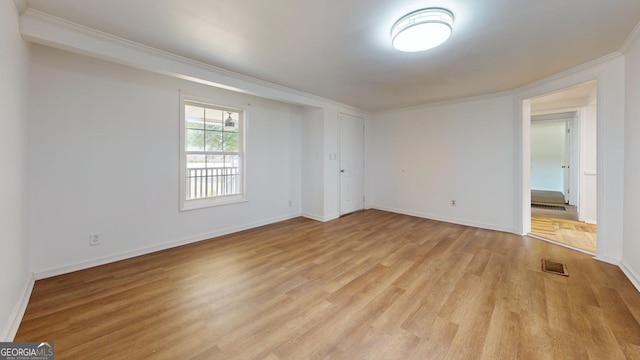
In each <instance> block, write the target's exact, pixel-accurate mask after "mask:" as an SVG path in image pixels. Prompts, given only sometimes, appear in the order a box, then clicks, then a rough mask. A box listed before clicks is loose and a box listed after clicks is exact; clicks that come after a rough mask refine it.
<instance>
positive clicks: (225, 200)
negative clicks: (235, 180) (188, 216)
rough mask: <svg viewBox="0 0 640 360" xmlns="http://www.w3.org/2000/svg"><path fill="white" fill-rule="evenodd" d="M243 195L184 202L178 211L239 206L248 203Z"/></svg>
mask: <svg viewBox="0 0 640 360" xmlns="http://www.w3.org/2000/svg"><path fill="white" fill-rule="evenodd" d="M248 201H249V200H247V198H246V197H244V195H233V196H220V197H215V198H208V199H197V200H185V201H183V202H182V204H180V211H190V210H198V209H206V208H212V207H217V206H225V205H232V204H240V203H245V202H248Z"/></svg>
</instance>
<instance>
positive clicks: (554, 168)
mask: <svg viewBox="0 0 640 360" xmlns="http://www.w3.org/2000/svg"><path fill="white" fill-rule="evenodd" d="M528 101H529V103H530V106H531V108H530V117H531V119H530V120H531V122H530V126H531V127H530V137H531V138H530V154H531V162H530V167H531V179H530V184H531V186H530V191H531V212H530V214H531V216H530V225H531V232H530V235H533V236H535V237H538V238H542V239H544V240H548V241H552V242H556V243H559V244H561V245H563V246H566V247H570V248H573V249H576V250H579V251H583V252H588V253H590V254H595V253H596V249H597V235H596V233H597V214H596V208H597V204H596V201H597V188H596V169H597V156H596V154H597V144H596V138H597V136H596V135H597V81H590V82H587V83H583V84H580V85H576V86H573V87H570V88H565V89H562V90H560V91H556V92H553V93H550V94H545V95H541V96H538V97H534V98H531V99H528Z"/></svg>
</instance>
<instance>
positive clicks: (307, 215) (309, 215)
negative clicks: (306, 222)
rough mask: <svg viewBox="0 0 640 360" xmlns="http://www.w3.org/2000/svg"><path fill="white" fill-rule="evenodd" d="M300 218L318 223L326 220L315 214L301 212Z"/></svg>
mask: <svg viewBox="0 0 640 360" xmlns="http://www.w3.org/2000/svg"><path fill="white" fill-rule="evenodd" d="M302 217H305V218H307V219H311V220H315V221H320V222H325V221H326V220H325V219H324V217H322V216H320V215H317V214H311V213H306V212H303V213H302Z"/></svg>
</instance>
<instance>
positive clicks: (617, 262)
mask: <svg viewBox="0 0 640 360" xmlns="http://www.w3.org/2000/svg"><path fill="white" fill-rule="evenodd" d="M594 259H596V260H598V261H602V262H605V263H607V264H611V265H615V266H620V260H618V259H614V258H611V257H608V256H600V255H596V256H594Z"/></svg>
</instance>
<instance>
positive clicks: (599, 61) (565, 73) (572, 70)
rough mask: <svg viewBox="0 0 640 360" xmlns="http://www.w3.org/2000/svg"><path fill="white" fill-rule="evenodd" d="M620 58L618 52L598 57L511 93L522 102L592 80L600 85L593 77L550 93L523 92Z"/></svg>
mask: <svg viewBox="0 0 640 360" xmlns="http://www.w3.org/2000/svg"><path fill="white" fill-rule="evenodd" d="M621 56H624V55H623V54H622V53H620V52H618V51H615V52H612V53H611V54H607V55H605V56H602V57H599V58H597V59H594V60H591V61H589V62H586V63H584V64H580V65H577V66H574V67H572V68H570V69H568V70H565V71H562V72H559V73H556V74H553V75H551V76H547V77H546V78H542V79H540V80H537V81H534V82H532V83H528V84H526V85H524V86H521V87H519V88H516V89H514V90H513V93H514V94H516V95H518V96H522V97H523V98H522V100H524V99H529V98H532V97H536V96H538V95H545V94H552V93H554V92H558V91H562V90H563V89H566V88H570V87H573V86H576V85H581V84H584V83H588V82H590V81H594V80H596V81H598V83H601V82H602V78H601V77H600V76H598V77H595V78H594V77H593V76H592V77H590V78H589V79H586V80H582V81H577V82H576V83H575V84H571V85H566V86H563V87H561V88H558V89H555V90H551V91H543V92H541V93H539V94H536V95H529V94H526V93H525V92H527V91H529V90H532V89H534V88H536V87H539V86H544V85H547V84H549V83H551V82H553V81H556V80H561V79H563V78H565V77H569V76H571V75H576V74H579V73H581V72H583V71H588V70H590V69H592V68H595V67H598V66H600V65H603V64H606V63H608V62H610V61H612V60H615V59H617V58H619V57H621ZM600 91H601V89H600V88H598V92H600ZM599 102H600V101H599Z"/></svg>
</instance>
